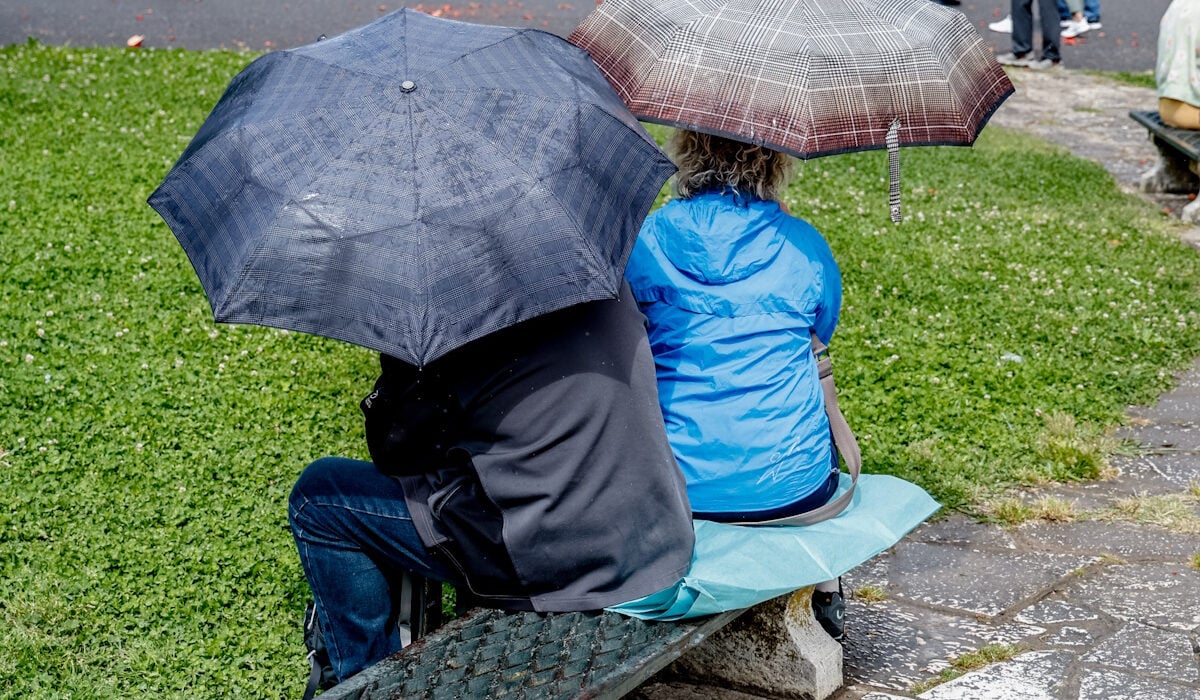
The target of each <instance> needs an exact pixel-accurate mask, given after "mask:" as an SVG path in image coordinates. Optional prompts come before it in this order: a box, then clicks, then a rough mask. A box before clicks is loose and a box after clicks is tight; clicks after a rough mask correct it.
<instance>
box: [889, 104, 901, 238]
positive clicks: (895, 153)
mask: <svg viewBox="0 0 1200 700" xmlns="http://www.w3.org/2000/svg"><path fill="white" fill-rule="evenodd" d="M887 154H888V209H889V210H890V212H891V215H892V223H895V224H898V223H900V221H901V220H902V219H903V218H904V217H903V216H902V214H901V213H900V118H899V117H897V118H896V119H893V120H892V123H891V125H890V126H889V127H888V132H887Z"/></svg>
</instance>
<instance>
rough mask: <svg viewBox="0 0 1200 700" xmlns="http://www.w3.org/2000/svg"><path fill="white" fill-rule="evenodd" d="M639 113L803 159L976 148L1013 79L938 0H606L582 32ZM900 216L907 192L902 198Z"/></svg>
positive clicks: (576, 38) (574, 37)
mask: <svg viewBox="0 0 1200 700" xmlns="http://www.w3.org/2000/svg"><path fill="white" fill-rule="evenodd" d="M569 40H570V41H571V42H572V43H574V44H576V45H577V46H580V47H582V48H583V49H585V50H587V51H588V53H590V54H591V55H592V58H593V59H595V61H596V63H597V64H598V65H599V66H600V70H601V71H603V72H604V75H605V76H606V77H607V78H608V80H609V82H610V83H612V85H613V87H614V88H615V89H616V91H617V93H618V94H620V95H621V98H622V99H624V100H625V103H626V104H628V105H629V108H630V110H631V111H632V112H633V113H634V114H636V115H637V116H638V117H639V118H640V119H643V120H646V121H651V122H658V123H661V124H668V125H671V126H677V127H682V128H685V129H691V130H694V131H702V132H706V133H710V134H715V135H718V136H725V137H728V138H732V139H736V140H739V141H745V142H749V143H754V144H759V145H763V146H767V147H769V148H773V149H776V150H780V151H784V152H786V153H790V154H792V155H794V156H797V157H800V158H811V157H816V156H824V155H831V154H835V153H845V152H849V151H861V150H869V149H875V148H887V147H889V146H890V149H889V150H890V151H891V152H892V158H891V161H892V168H893V178H892V179H893V197H894V198H898V196H899V165H898V160H897V159H896V156H895V152H896V148H898V147H899V146H931V145H970V144H972V143H974V141H975V137H976V136H977V135H978V134H979V131H980V130H981V129H982V128H983V126H984V124H986V123H987V120H988V118H989V117H990V116H991V114H992V112H993V111H995V110H996V108H997V107H999V106H1000V103H1001V102H1003V101H1004V99H1005V98H1006V97H1008V95H1010V94H1012V92H1013V86H1012V83H1011V82H1009V80H1008V77H1007V76H1006V75H1005V73H1004V70H1003V69H1002V68H1001V67H1000V65H999V64H997V63H996V61H995V59H994V58H993V56H992V54H991V51H990V50H989V49H988V47H987V45H986V44H984V42H983V39H982V38H981V37H980V36H979V33H978V32H977V31H976V30H975V28H974V27H973V26H972V25H971V23H970V22H969V21H968V20H967V19H966V18H965V17H964V16H963V15H962V13H960V12H957V11H955V10H951V9H949V8H946V7H943V6H941V5H938V4H937V3H934V2H929V0H708V1H705V2H697V1H695V0H690V1H689V0H605V1H604V2H603V4H601V5H600V6H599V7H597V8H596V9H595V10H594V11H593V12H592V13H591V14H590V15H588V16H587V18H585V19H584V21H583V23H582V24H580V25H579V26H578V27H577V28H576V29H575V31H574V32H572V33H571V36H570V39H569ZM893 205H894V206H893V218H898V215H899V209H898V201H894V202H893Z"/></svg>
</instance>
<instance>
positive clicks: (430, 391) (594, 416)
mask: <svg viewBox="0 0 1200 700" xmlns="http://www.w3.org/2000/svg"><path fill="white" fill-rule="evenodd" d="M381 364H382V373H381V376H380V378H379V380H378V382H376V385H375V390H374V391H373V392H372V393H371V395H370V396H368V397H367V398H366V399H364V400H363V403H362V407H363V412H364V414H365V416H366V428H367V444H368V446H369V448H370V450H371V456H372V460H373V461H374V462H375V464H376V466H377V467H378V468H379V469H381V470H383V471H385V472H387V473H389V474H393V475H395V476H396V478H397V479H399V480H400V483H401V484H402V486H403V488H404V494H405V500H406V501H407V504H408V506H409V509H410V511H411V512H412V516H413V523H414V525H415V526H416V528H417V531H418V532H419V533H420V535H421V538H422V540H423V541H424V542H425V545H426V546H427V547H428V548H429V549H430V550H431V551H432V552H433V553H434V555H435V556H437V557H438V558H439V559H440V560H441V561H443V562H444V563H446V564H447V565H448V566H449V567H450V568H451V570H457V571H458V572H460V574H461V575H462V576H463V578H464V579H465V581H466V583H467V585H468V586H469V589H470V591H471V592H472V593H473V594H474V595H476V596H478V597H479V598H480V599H481V602H483V603H484V604H490V605H493V606H495V607H501V608H508V609H532V610H539V611H565V610H591V609H598V608H602V607H605V606H608V605H613V604H616V603H620V602H625V601H628V600H632V599H635V598H639V597H641V596H644V595H648V594H650V593H653V592H655V591H658V590H661V589H663V588H666V587H667V586H670V585H673V584H674V583H675V582H676V581H678V580H679V579H680V578H681V577H682V576H683V574H684V573H685V572H686V570H687V568H688V565H689V563H690V561H691V556H692V544H693V532H692V523H691V512H690V510H689V508H688V504H687V496H686V492H685V486H684V480H683V476H682V474H681V472H680V471H679V468H678V466H677V465H676V463H675V458H674V457H673V455H672V453H671V448H670V446H669V445H668V443H667V438H666V432H665V429H664V427H663V419H662V413H661V411H660V409H659V403H658V394H657V390H656V387H655V376H654V362H653V358H652V357H651V354H650V347H649V344H648V342H647V339H646V328H645V317H644V316H642V314H641V312H640V311H639V310H638V308H637V305H636V303H635V302H634V300H633V296H632V294H631V293H630V292H629V289H628V286H625V287H624V288H623V290H622V295H621V298H620V299H619V300H613V301H601V302H591V303H587V304H581V305H578V306H574V307H570V308H567V309H564V310H562V311H557V312H554V313H551V314H547V315H545V316H541V317H539V318H535V319H533V320H531V321H526V322H524V323H521V324H518V325H516V326H513V327H511V328H508V329H505V330H502V331H499V332H497V333H493V334H491V335H489V336H486V337H484V338H482V339H480V340H476V341H474V342H472V343H469V344H468V345H466V346H464V347H462V348H460V349H458V350H455V351H453V352H451V353H449V354H447V355H445V356H443V357H442V358H440V359H438V360H436V361H435V362H432V363H430V364H429V365H426V366H425V367H424V368H422V369H420V370H418V369H417V368H415V367H413V366H412V365H409V364H407V363H404V362H402V361H400V360H397V359H395V358H392V357H389V356H386V355H385V356H382V357H381Z"/></svg>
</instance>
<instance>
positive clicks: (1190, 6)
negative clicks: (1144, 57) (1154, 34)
mask: <svg viewBox="0 0 1200 700" xmlns="http://www.w3.org/2000/svg"><path fill="white" fill-rule="evenodd" d="M1198 52H1200V2H1196V0H1174V1H1173V2H1172V3H1171V5H1170V6H1169V7H1168V8H1167V11H1166V12H1165V13H1164V14H1163V17H1162V20H1161V21H1160V22H1159V32H1158V57H1157V62H1156V65H1155V71H1154V76H1155V82H1156V83H1157V85H1158V112H1159V114H1160V115H1161V116H1162V120H1163V122H1164V123H1166V124H1168V125H1170V126H1174V127H1178V128H1181V129H1200V65H1197V64H1198V62H1200V53H1198Z"/></svg>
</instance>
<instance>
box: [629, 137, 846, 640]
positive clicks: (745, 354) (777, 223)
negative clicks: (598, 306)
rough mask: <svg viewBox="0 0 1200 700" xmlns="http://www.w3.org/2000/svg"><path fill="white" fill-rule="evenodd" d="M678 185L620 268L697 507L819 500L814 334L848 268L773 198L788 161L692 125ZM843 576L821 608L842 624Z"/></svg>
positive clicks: (825, 335)
mask: <svg viewBox="0 0 1200 700" xmlns="http://www.w3.org/2000/svg"><path fill="white" fill-rule="evenodd" d="M671 150H672V156H673V157H674V160H675V164H676V165H677V166H678V167H679V172H678V173H676V175H675V180H674V189H675V194H676V195H677V197H676V198H675V199H673V200H672V201H671V202H669V203H667V204H666V205H665V206H663V207H662V208H661V209H659V210H658V211H656V212H654V213H653V214H651V215H650V216H649V217H647V218H646V220H645V222H644V223H643V224H642V229H641V232H640V233H639V235H638V240H637V244H636V245H635V246H634V249H633V254H632V256H631V257H630V260H629V265H628V267H627V268H626V270H625V277H626V279H628V280H629V283H630V285H631V286H632V288H633V292H634V296H635V297H636V298H637V300H638V303H639V305H640V306H641V308H642V310H643V312H645V314H646V316H647V318H648V319H649V323H650V347H651V349H652V351H653V353H654V360H655V365H656V371H657V377H658V391H659V395H660V400H661V404H662V412H663V415H664V417H665V421H666V427H667V435H668V438H669V439H670V441H671V446H672V448H673V449H674V450H675V456H676V458H677V459H678V460H679V465H680V467H681V468H682V469H683V473H684V476H685V478H686V479H687V489H688V497H689V499H690V502H691V506H692V509H693V510H694V511H695V514H694V515H695V517H696V519H698V520H714V521H718V522H728V523H761V522H764V521H771V520H778V519H781V518H787V517H788V516H795V515H799V514H802V513H806V512H808V511H811V510H814V509H816V508H819V507H820V506H822V505H824V504H825V503H826V502H828V501H829V500H830V499H831V497H832V496H833V495H834V493H835V492H836V490H837V488H838V483H839V480H838V473H839V462H838V455H837V451H836V450H835V449H834V445H833V439H832V435H831V432H830V426H829V419H828V417H827V415H826V413H825V401H824V397H823V394H822V389H821V382H820V377H819V374H818V369H817V360H816V358H815V357H814V356H813V351H812V342H811V339H812V337H813V335H814V334H815V335H816V336H817V337H818V338H819V339H820V340H821V341H822V342H824V343H828V342H829V340H830V338H831V337H832V336H833V331H834V329H835V328H836V326H837V321H838V314H839V313H840V310H841V304H842V277H841V273H840V271H839V270H838V266H837V263H836V262H835V261H834V259H833V252H832V251H831V250H830V248H829V245H828V244H827V243H826V242H825V239H824V238H822V237H821V234H820V233H819V232H818V231H817V229H815V228H813V226H812V225H811V224H809V223H808V222H807V221H804V220H802V219H799V218H797V217H794V216H792V215H790V214H788V213H787V211H785V210H784V209H783V208H782V206H781V205H780V203H779V201H778V198H779V195H780V193H781V192H782V190H783V187H784V186H785V185H786V184H787V177H788V174H789V170H790V166H791V161H790V159H789V158H788V156H787V155H785V154H783V153H780V152H779V151H774V150H771V149H769V148H765V147H762V146H755V145H751V144H747V143H742V142H740V141H733V140H730V139H725V138H721V137H718V136H712V135H709V134H703V133H698V132H694V131H688V130H683V129H681V130H678V131H676V132H675V134H674V136H672V140H671ZM844 609H845V607H844V600H843V599H842V593H841V589H840V586H839V582H838V581H827V582H823V583H821V584H818V585H817V591H816V593H814V595H813V611H814V613H815V614H816V618H817V621H818V622H820V623H821V624H822V626H823V627H824V628H825V629H826V631H828V632H829V634H830V635H831V636H832V637H834V638H835V639H839V640H840V639H841V638H842V632H843V626H842V618H843V615H844Z"/></svg>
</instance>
